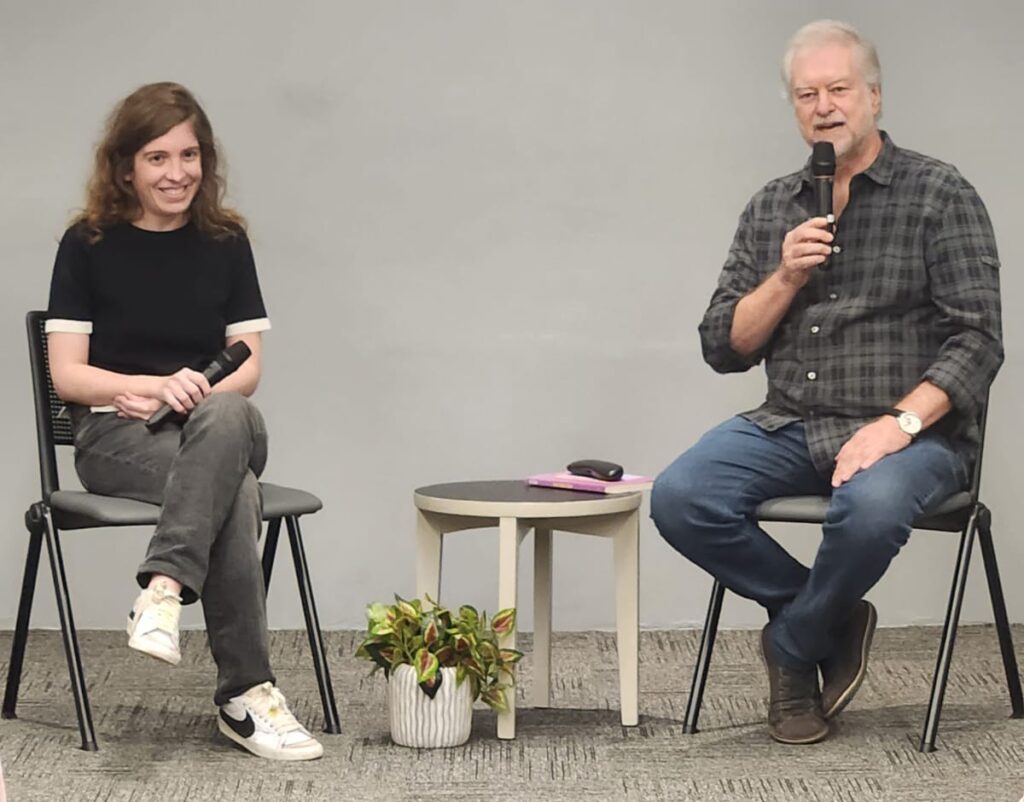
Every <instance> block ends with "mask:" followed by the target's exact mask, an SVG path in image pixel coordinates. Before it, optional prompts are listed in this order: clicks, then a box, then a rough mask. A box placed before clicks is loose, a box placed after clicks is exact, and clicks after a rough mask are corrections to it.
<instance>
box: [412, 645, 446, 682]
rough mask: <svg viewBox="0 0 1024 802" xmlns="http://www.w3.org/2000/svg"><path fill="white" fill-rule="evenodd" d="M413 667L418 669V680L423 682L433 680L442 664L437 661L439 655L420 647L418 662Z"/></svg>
mask: <svg viewBox="0 0 1024 802" xmlns="http://www.w3.org/2000/svg"><path fill="white" fill-rule="evenodd" d="M413 667H414V668H415V669H416V681H417V682H419V683H421V684H422V683H425V682H426V683H431V682H433V680H434V678H435V677H436V676H437V671H438V669H439V668H440V667H441V666H440V664H439V663H438V662H437V655H434V654H431V653H430V652H429V651H427V650H426V649H420V650H419V651H418V652H416V662H415V664H414V666H413Z"/></svg>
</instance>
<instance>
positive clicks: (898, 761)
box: [0, 626, 1024, 802]
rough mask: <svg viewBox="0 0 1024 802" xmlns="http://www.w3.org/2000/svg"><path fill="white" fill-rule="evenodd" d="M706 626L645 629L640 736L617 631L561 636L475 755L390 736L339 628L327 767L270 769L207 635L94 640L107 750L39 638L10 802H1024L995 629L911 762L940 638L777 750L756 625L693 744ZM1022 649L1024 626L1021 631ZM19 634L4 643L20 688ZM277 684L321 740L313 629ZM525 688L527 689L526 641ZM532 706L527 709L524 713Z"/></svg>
mask: <svg viewBox="0 0 1024 802" xmlns="http://www.w3.org/2000/svg"><path fill="white" fill-rule="evenodd" d="M699 635H700V633H699V632H696V631H693V630H682V631H659V632H644V633H642V635H641V641H640V661H641V662H640V714H641V719H640V726H638V727H634V728H623V727H622V726H620V724H619V722H618V709H617V708H618V678H617V670H616V659H615V638H614V635H613V634H612V633H606V632H583V633H564V634H557V635H556V636H555V638H554V646H553V655H552V665H553V679H552V696H553V704H554V705H555V706H554V707H553V708H550V709H544V710H534V709H529V708H525V707H522V706H521V707H520V708H519V714H518V717H517V730H518V737H517V738H516V740H514V741H498V740H497V739H496V738H495V717H494V715H493V714H492V713H491V712H490V711H489V710H487V709H486V708H484V709H479V710H477V711H476V712H475V713H474V721H473V734H472V736H471V738H470V741H469V743H467V744H466V745H465V746H462V747H456V748H452V749H445V750H436V751H435V750H411V749H405V748H402V747H398V746H394V745H392V744H391V742H390V739H389V737H388V732H387V726H388V725H387V712H386V709H385V706H384V705H385V693H384V691H385V686H384V680H383V677H381V676H376V677H373V678H368V677H367V673H368V668H369V665H368V664H367V663H365V662H363V661H359V660H355V659H354V658H353V657H352V653H353V651H354V649H355V644H356V643H357V642H358V633H355V632H331V633H328V634H327V643H328V655H329V659H330V667H331V671H332V674H333V681H334V682H333V684H334V688H335V693H336V695H337V698H338V706H339V712H340V715H341V720H342V727H343V730H344V732H343V734H342V735H336V736H330V735H323V736H322V740H323V743H324V747H325V750H326V752H325V756H324V757H323V759H321V760H318V761H315V762H312V763H305V764H279V763H271V762H267V761H262V760H259V759H257V758H254V757H251V756H249V755H248V753H246V752H244V751H242V750H241V749H239V748H238V747H236V746H234V745H233V744H232V743H231V742H229V741H228V740H227V739H225V738H224V737H223V736H222V735H220V734H219V733H218V732H217V728H216V719H215V708H214V707H213V703H212V693H213V677H214V667H213V664H212V661H211V659H210V657H209V655H208V653H207V651H206V642H205V636H204V634H203V633H201V632H188V633H184V637H183V648H182V651H183V652H184V659H183V661H182V664H181V666H179V667H177V668H171V667H170V666H166V665H164V664H161V663H159V662H157V661H154V660H149V659H147V658H145V657H142V656H140V655H136V654H135V653H132V652H130V651H129V650H128V649H127V648H126V646H125V636H124V635H123V634H122V633H117V632H107V631H102V632H82V633H80V636H81V650H82V659H83V661H84V663H85V668H86V676H87V679H88V683H89V688H90V692H91V694H92V709H93V716H94V721H95V725H96V732H97V738H98V740H99V743H100V751H99V752H96V753H87V752H83V751H81V750H80V749H78V748H77V747H78V745H79V743H80V741H79V736H78V729H77V725H76V722H75V714H74V706H73V703H72V700H71V694H70V691H69V684H68V676H67V667H66V663H65V660H64V654H63V650H62V647H61V640H60V635H59V633H56V632H38V631H36V632H32V634H31V636H30V638H29V648H28V653H27V655H26V661H25V679H24V682H23V685H22V690H21V696H20V702H19V706H18V714H19V718H18V719H17V720H10V721H2V722H0V762H2V764H3V768H4V773H5V775H6V778H7V792H8V798H9V800H10V802H32V801H34V800H46V801H47V802H52V801H53V800H58V801H60V802H143V800H161V802H169V801H171V800H182V802H207V801H210V802H279V801H280V802H284V801H289V802H290V801H291V800H312V801H313V802H320V800H331V801H332V802H334V801H335V800H359V801H360V802H376V800H381V801H382V802H383V800H388V802H413V800H451V801H452V802H458V801H462V800H501V799H513V800H529V802H556V800H559V801H560V800H581V799H587V800H590V799H594V800H630V801H631V802H632V801H633V800H636V802H640V801H641V800H643V801H644V802H650V801H652V800H666V802H667V801H668V800H672V801H673V802H680V801H682V802H688V801H689V800H694V801H696V800H700V801H701V802H705V801H707V802H716V801H717V800H730V802H733V801H735V800H756V802H783V800H785V801H786V802H789V801H790V800H799V801H800V802H876V801H877V802H941V801H945V800H970V801H971V802H974V801H975V800H977V801H978V802H998V801H1000V800H1007V801H1008V802H1017V800H1018V799H1020V797H1021V795H1022V794H1024V721H1014V720H1011V719H1010V718H1009V712H1010V707H1009V701H1008V696H1007V692H1006V682H1005V678H1004V675H1003V669H1002V663H1001V661H1000V659H999V651H998V647H997V644H996V638H995V632H994V631H993V629H992V628H991V627H984V626H971V627H963V628H961V630H960V634H959V637H958V639H957V648H956V655H955V658H954V662H953V669H952V672H951V675H950V682H949V690H948V692H947V695H946V703H945V707H944V710H943V715H942V725H941V727H940V730H939V751H938V752H935V753H933V754H928V755H923V754H920V753H919V752H918V751H917V743H918V740H919V738H920V732H921V727H922V725H923V723H924V722H923V719H924V713H925V706H926V704H927V699H928V694H929V691H930V686H931V673H932V671H933V669H934V666H935V656H936V651H937V648H938V639H939V631H938V630H937V629H936V628H930V627H912V628H907V629H881V630H879V631H878V633H877V635H876V637H875V645H874V648H873V650H872V659H871V663H870V667H869V670H868V676H867V679H866V681H865V683H864V686H863V687H862V688H861V690H860V693H859V694H858V696H857V698H856V699H855V700H854V702H853V703H852V704H851V706H850V707H849V708H847V710H846V711H845V712H844V713H843V714H842V715H841V716H840V717H839V718H838V720H837V721H836V722H835V724H834V728H833V735H832V737H831V739H830V740H828V741H827V742H825V743H823V744H820V745H817V746H807V747H792V746H788V747H787V746H782V745H779V744H776V743H774V742H773V741H771V740H770V739H769V737H768V734H767V731H766V727H765V722H764V718H765V709H766V699H765V697H766V693H767V692H766V680H765V673H764V669H763V666H762V664H761V659H760V655H759V653H758V650H757V640H758V633H756V632H752V631H749V632H748V631H727V632H722V633H721V634H720V636H719V639H718V643H717V645H716V651H715V658H714V662H713V665H712V670H711V675H710V679H709V683H708V687H707V691H706V694H705V702H704V709H703V712H702V715H701V720H700V724H701V728H702V731H701V732H700V733H699V734H697V735H685V734H683V726H682V722H683V717H684V714H685V709H686V701H687V695H688V693H689V683H690V675H691V671H692V668H693V664H694V660H695V659H696V650H697V646H698V642H699ZM1014 636H1015V641H1016V643H1017V644H1018V649H1017V651H1018V655H1020V654H1021V653H1022V649H1021V648H1020V647H1021V646H1022V645H1024V627H1020V626H1018V627H1015V629H1014ZM10 642H11V633H10V632H4V633H0V661H2V662H0V672H2V674H3V676H4V677H6V673H7V660H8V657H9V652H10ZM271 642H272V653H273V662H274V665H275V667H276V670H277V672H278V685H279V686H280V687H281V688H282V690H283V691H284V692H285V694H286V696H287V697H288V699H289V702H290V704H291V706H292V709H293V711H294V712H295V713H296V715H297V716H298V717H299V718H300V719H301V720H302V721H304V722H305V723H306V724H307V725H308V726H309V728H310V729H311V730H313V731H314V732H317V731H318V730H319V728H320V727H321V726H322V711H321V708H320V701H319V697H318V695H317V692H316V685H315V681H314V678H313V675H312V669H311V663H310V660H309V653H308V644H307V641H306V636H305V633H304V632H292V631H288V632H274V633H272V641H271ZM520 645H521V647H522V648H523V649H524V651H526V652H527V657H526V659H524V661H523V663H522V667H521V670H520V685H519V692H520V694H522V692H523V690H524V689H528V688H529V685H530V681H531V676H530V675H531V669H532V665H531V661H530V659H529V646H530V638H529V635H522V636H521V637H520ZM522 704H523V703H522V701H520V705H522Z"/></svg>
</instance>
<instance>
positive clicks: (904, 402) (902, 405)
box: [896, 381, 953, 429]
mask: <svg viewBox="0 0 1024 802" xmlns="http://www.w3.org/2000/svg"><path fill="white" fill-rule="evenodd" d="M952 408H953V403H952V402H951V401H950V400H949V396H948V395H947V394H946V391H945V390H943V389H942V388H941V387H938V386H937V385H934V384H932V383H931V382H929V381H923V382H921V383H920V384H919V385H917V387H915V388H914V389H913V390H911V391H910V392H909V393H907V394H906V395H905V396H903V398H902V399H900V401H899V403H897V404H896V409H902V410H905V411H907V412H913V413H915V414H916V415H917V416H918V417H919V418H920V419H921V425H922V427H923V428H925V429H927V428H928V427H929V426H931V425H932V424H934V423H937V422H938V421H939V420H941V419H942V417H943V416H944V415H945V414H946V413H947V412H949V411H950V410H951V409H952Z"/></svg>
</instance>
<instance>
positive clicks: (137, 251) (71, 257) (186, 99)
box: [46, 83, 323, 760]
mask: <svg viewBox="0 0 1024 802" xmlns="http://www.w3.org/2000/svg"><path fill="white" fill-rule="evenodd" d="M223 194H224V181H223V178H222V177H221V175H220V174H219V172H218V164H217V150H216V147H215V144H214V140H213V131H212V130H211V127H210V122H209V120H208V119H207V117H206V114H205V113H204V112H203V110H202V108H200V106H199V104H198V103H197V102H196V100H195V98H194V97H193V96H192V95H191V94H190V93H189V92H188V90H187V89H185V88H184V87H182V86H179V85H177V84H173V83H157V84H149V85H147V86H143V87H141V88H140V89H138V90H136V91H135V92H133V93H132V94H131V95H129V96H128V97H127V98H125V99H124V100H123V101H122V102H121V103H120V104H119V105H118V106H117V108H116V109H115V110H114V112H113V114H112V115H111V117H110V119H109V121H108V123H107V128H106V132H105V135H104V137H103V140H102V141H101V142H100V144H99V146H98V147H97V149H96V162H95V166H94V169H93V174H92V177H91V179H90V181H89V186H88V190H87V197H86V207H85V210H84V211H83V212H82V213H81V214H80V215H79V216H78V217H77V218H76V220H75V221H74V222H73V224H72V226H71V227H70V228H69V229H68V231H67V232H66V233H65V235H64V238H63V239H62V240H61V243H60V247H59V249H58V251H57V259H56V264H55V265H54V271H53V280H52V283H51V287H50V304H49V314H48V320H47V324H46V331H47V335H48V346H49V360H50V373H51V375H52V377H53V383H54V387H55V389H56V390H57V393H58V394H59V395H60V397H61V398H62V399H63V400H64V401H66V402H68V409H69V411H70V414H71V420H72V424H73V428H74V433H75V467H76V469H77V471H78V474H79V477H80V478H81V480H82V484H83V485H84V486H85V487H86V488H87V489H88V490H90V491H92V492H95V493H102V494H106V495H113V496H125V497H129V498H137V499H141V500H143V501H148V502H151V503H154V504H162V505H163V512H162V514H161V516H160V522H159V523H158V524H157V527H156V531H155V532H154V535H153V538H152V540H151V541H150V544H149V549H148V551H147V554H146V558H145V560H144V561H143V563H142V565H141V566H140V567H139V571H138V581H139V586H140V587H141V588H143V590H142V592H141V593H140V594H139V597H138V598H137V599H136V601H135V604H134V605H133V607H132V612H131V614H130V616H129V619H128V635H129V641H128V645H129V646H130V647H131V648H132V649H136V650H138V651H140V652H142V653H144V654H147V655H150V656H152V657H156V658H158V659H160V660H164V661H166V662H168V663H171V664H172V665H176V664H177V663H178V662H179V661H180V659H181V653H180V651H179V641H178V619H179V616H180V612H181V605H182V604H189V603H192V602H195V601H197V600H199V599H201V600H202V602H203V613H204V616H205V619H206V626H207V633H208V636H209V642H210V649H211V651H212V653H213V657H214V660H215V661H216V663H217V670H218V679H217V691H216V695H215V696H214V702H215V703H216V704H217V705H219V706H220V716H219V719H218V726H219V729H220V731H221V732H222V733H223V734H224V735H226V736H227V737H228V738H230V739H232V740H233V741H235V742H237V743H239V744H241V745H242V746H243V747H245V748H246V749H248V750H249V751H251V752H253V753H254V754H256V755H259V756H261V757H266V758H271V759H276V760H307V759H311V758H316V757H320V755H322V754H323V747H322V746H321V745H320V743H319V742H317V740H316V739H315V738H313V736H312V735H310V733H309V732H308V731H307V730H306V729H305V728H304V727H302V725H301V724H299V722H298V721H296V720H295V717H294V716H293V715H292V714H291V712H290V711H289V710H288V706H287V704H286V702H285V700H284V697H283V696H282V694H281V692H280V691H279V690H278V689H277V688H276V687H275V685H274V682H275V680H274V676H273V673H272V672H271V669H270V661H269V655H268V648H267V640H268V637H267V622H266V611H265V599H264V587H263V577H262V571H261V567H260V559H259V554H258V551H257V538H258V536H259V532H260V527H261V515H260V497H259V486H258V484H257V480H256V477H257V476H259V474H260V472H261V471H262V469H263V466H264V464H265V462H266V457H267V435H266V429H265V427H264V423H263V418H262V417H261V415H260V413H259V411H258V410H257V409H256V407H255V406H253V405H252V404H251V403H250V402H249V401H248V400H247V396H249V395H251V394H252V392H253V391H254V390H255V389H256V385H257V383H258V381H259V378H260V336H261V332H262V331H265V330H267V329H269V328H270V323H269V321H268V319H267V314H266V310H265V309H264V306H263V299H262V296H261V294H260V288H259V283H258V281H257V278H256V268H255V264H254V262H253V257H252V251H251V249H250V247H249V242H248V240H247V238H246V236H245V229H244V221H243V220H242V218H241V217H240V216H238V215H237V214H236V213H234V212H233V211H231V210H229V209H226V208H224V207H223V206H222V205H221V201H222V197H223ZM238 341H244V342H245V343H246V344H247V345H248V346H249V348H250V350H251V352H252V355H251V356H250V357H249V358H248V359H247V360H246V361H245V362H244V363H243V364H242V365H241V367H240V368H239V369H238V370H237V371H236V372H235V373H233V374H232V375H230V376H228V377H227V378H225V379H224V380H223V381H222V382H220V383H219V384H217V385H216V386H215V387H212V388H211V387H210V384H209V382H208V381H207V380H206V378H205V377H204V376H203V374H202V373H201V372H200V371H201V370H202V369H203V368H204V367H205V366H206V364H207V363H208V362H209V361H210V359H211V358H212V357H213V356H215V355H216V354H217V353H218V352H219V351H221V350H222V349H223V348H224V347H225V346H226V345H230V344H232V343H234V342H238ZM163 404H167V405H169V406H170V407H171V408H172V409H173V410H174V411H175V412H177V413H178V416H177V418H176V419H173V420H172V421H169V422H168V423H167V424H165V425H163V426H162V427H160V428H158V429H157V430H156V431H154V432H150V431H149V430H148V429H147V427H146V425H145V422H146V420H147V419H148V418H149V417H150V416H151V415H153V413H154V412H156V411H157V409H159V408H160V407H161V406H162V405H163Z"/></svg>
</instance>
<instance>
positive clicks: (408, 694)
mask: <svg viewBox="0 0 1024 802" xmlns="http://www.w3.org/2000/svg"><path fill="white" fill-rule="evenodd" d="M427 602H428V604H426V605H425V604H423V602H421V601H420V600H419V599H412V600H406V599H403V598H401V597H400V596H398V595H396V596H395V603H394V604H392V605H385V604H380V603H377V604H371V605H370V606H369V607H368V608H367V610H366V617H367V633H366V638H365V639H364V640H363V642H362V643H361V644H360V646H359V648H358V649H357V650H356V656H357V657H362V658H365V659H366V660H370V661H372V662H373V663H374V668H373V672H371V673H375V672H376V671H378V670H379V669H383V670H384V676H386V677H387V679H388V713H389V718H390V722H391V738H392V740H393V741H394V742H395V743H397V744H400V745H401V746H417V747H435V746H457V745H458V744H462V743H465V742H466V741H467V740H468V739H469V731H470V727H471V725H472V720H473V702H474V701H476V700H477V699H480V700H482V701H483V702H484V703H485V704H487V705H488V706H489V707H491V708H493V709H494V710H497V711H498V712H504V711H506V710H508V701H507V699H506V697H505V692H506V691H510V692H513V693H514V691H513V690H512V686H513V684H514V682H515V675H514V673H513V670H512V666H514V665H515V664H516V663H517V662H519V660H520V658H522V656H523V655H522V653H521V652H517V651H516V650H515V649H505V648H502V646H501V644H500V641H502V640H503V639H504V638H506V637H507V636H509V635H510V634H512V631H513V629H514V628H515V621H516V611H515V610H514V609H506V610H501V611H499V612H498V613H495V615H494V616H493V617H492V618H491V619H490V620H488V618H487V613H486V612H485V613H478V612H477V611H476V609H475V608H474V607H471V606H470V605H468V604H466V605H463V606H462V607H460V608H459V610H458V612H457V613H454V612H452V611H451V610H449V609H447V608H445V607H441V606H439V605H437V604H436V603H435V602H434V601H433V599H430V598H429V597H428V598H427Z"/></svg>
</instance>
